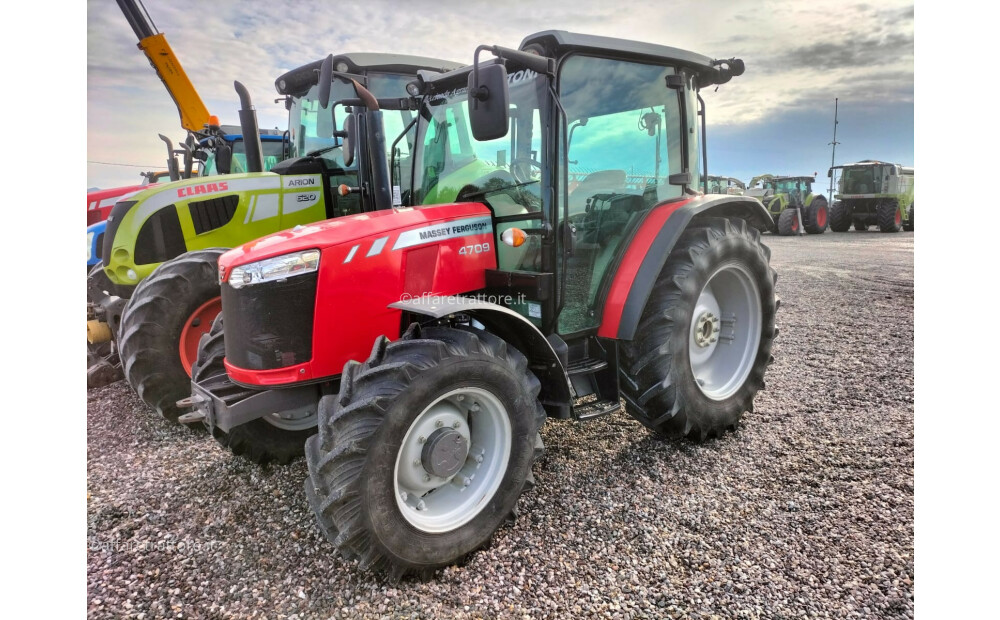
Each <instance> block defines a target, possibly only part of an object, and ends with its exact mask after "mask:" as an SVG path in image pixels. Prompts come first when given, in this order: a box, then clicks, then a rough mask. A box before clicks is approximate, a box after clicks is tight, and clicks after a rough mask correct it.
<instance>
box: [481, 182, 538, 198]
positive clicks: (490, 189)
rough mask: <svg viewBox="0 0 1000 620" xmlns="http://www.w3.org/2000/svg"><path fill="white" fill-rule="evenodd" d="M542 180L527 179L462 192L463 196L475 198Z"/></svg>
mask: <svg viewBox="0 0 1000 620" xmlns="http://www.w3.org/2000/svg"><path fill="white" fill-rule="evenodd" d="M539 182H540V181H525V182H523V183H514V184H513V185H502V186H500V187H491V188H489V189H484V190H480V191H478V192H474V193H472V194H462V198H463V199H466V198H475V197H477V196H485V195H486V194H495V193H497V192H502V191H504V190H506V189H514V188H517V187H524V186H525V185H531V184H533V183H539Z"/></svg>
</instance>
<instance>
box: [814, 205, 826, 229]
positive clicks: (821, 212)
mask: <svg viewBox="0 0 1000 620" xmlns="http://www.w3.org/2000/svg"><path fill="white" fill-rule="evenodd" d="M816 225H817V226H819V227H820V228H826V207H820V208H819V209H817V210H816Z"/></svg>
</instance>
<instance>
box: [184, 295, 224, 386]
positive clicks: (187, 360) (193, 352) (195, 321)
mask: <svg viewBox="0 0 1000 620" xmlns="http://www.w3.org/2000/svg"><path fill="white" fill-rule="evenodd" d="M220 312H222V298H221V297H213V298H212V299H209V300H208V301H206V302H205V303H203V304H202V305H200V306H198V309H197V310H195V311H194V312H192V313H191V316H189V317H188V319H187V321H184V327H183V328H181V339H180V343H179V345H178V349H179V351H180V356H181V365H182V366H184V372H186V373H187V374H188V376H189V377H190V376H191V366H193V365H194V363H195V360H197V359H198V343H199V342H200V341H201V336H202V334H207V333H208V332H209V331H210V330H211V329H212V321H214V320H215V317H217V316H219V313H220Z"/></svg>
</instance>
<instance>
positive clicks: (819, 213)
mask: <svg viewBox="0 0 1000 620" xmlns="http://www.w3.org/2000/svg"><path fill="white" fill-rule="evenodd" d="M827 215H828V213H827V208H826V198H823V197H822V196H816V197H815V198H813V201H812V204H811V205H809V206H808V207H805V208H804V209H802V219H803V220H805V221H804V222H803V227H804V228H805V229H806V232H807V233H809V234H810V235H818V234H821V233H825V232H826V227H827V219H828V218H827Z"/></svg>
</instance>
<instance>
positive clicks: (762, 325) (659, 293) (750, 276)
mask: <svg viewBox="0 0 1000 620" xmlns="http://www.w3.org/2000/svg"><path fill="white" fill-rule="evenodd" d="M770 255H771V252H770V250H768V248H767V246H765V245H763V244H762V243H761V242H760V236H759V235H758V234H757V231H756V230H754V229H752V228H749V227H748V226H747V225H746V223H745V222H744V221H743V220H739V219H722V218H712V219H707V220H704V222H701V223H699V224H694V225H692V227H691V228H689V229H688V230H686V231H685V232H684V234H683V235H682V236H681V238H680V240H679V241H678V242H677V245H676V246H675V247H674V250H673V251H672V252H671V254H670V257H669V258H668V260H667V264H666V265H665V266H664V268H663V271H662V272H661V273H660V276H659V278H658V279H657V281H656V284H655V285H654V287H653V292H652V293H651V294H650V297H649V300H648V301H647V302H646V307H645V309H644V310H643V313H642V316H641V318H640V320H639V326H638V329H637V330H636V333H637V335H641V336H640V337H637V338H635V339H634V340H632V341H631V342H627V343H623V344H622V349H621V351H622V364H621V368H622V373H623V375H624V377H623V379H624V380H623V381H622V393H623V395H624V396H625V410H626V412H628V413H629V414H630V415H632V416H633V417H634V418H636V419H637V420H639V422H641V423H642V424H644V425H645V426H646V427H647V428H649V429H650V430H652V431H653V432H654V433H656V434H659V435H665V436H686V437H689V438H692V439H695V440H699V441H700V440H703V439H705V438H706V437H711V436H716V437H718V436H721V435H722V434H723V433H724V432H725V431H726V430H728V429H734V428H735V427H736V425H737V423H738V422H739V420H740V417H741V416H742V415H743V412H744V411H748V410H751V409H752V407H753V398H754V396H755V395H756V393H757V391H758V390H760V389H762V388H763V386H764V371H765V369H766V368H767V366H768V364H770V362H771V360H772V358H771V345H772V342H773V340H774V337H775V335H776V333H777V330H776V329H775V326H774V315H775V310H776V308H777V300H776V297H775V294H774V283H775V280H776V279H777V274H776V273H775V272H774V270H773V269H771V267H770V265H769V262H770Z"/></svg>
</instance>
